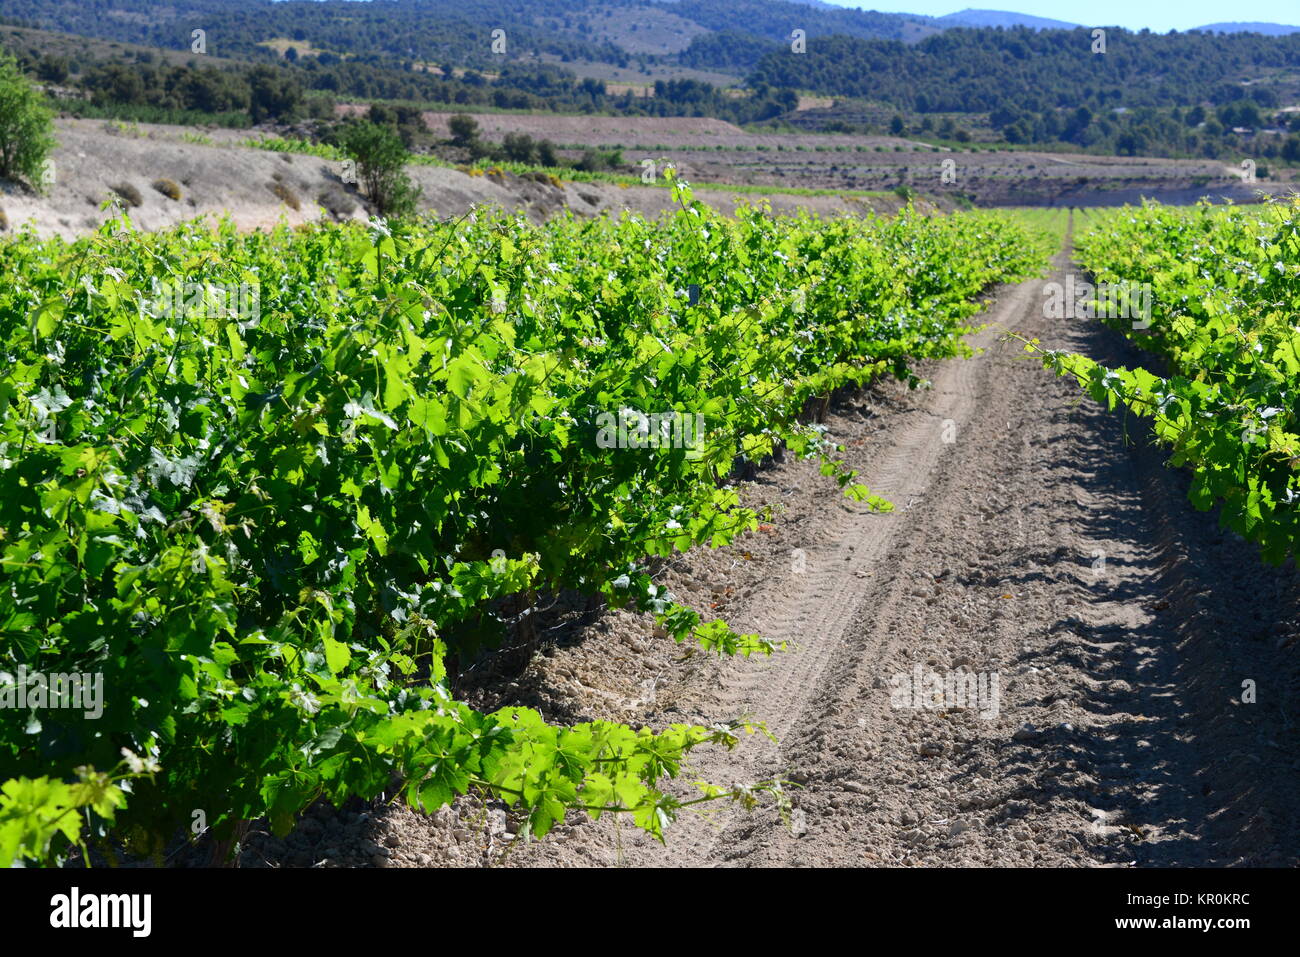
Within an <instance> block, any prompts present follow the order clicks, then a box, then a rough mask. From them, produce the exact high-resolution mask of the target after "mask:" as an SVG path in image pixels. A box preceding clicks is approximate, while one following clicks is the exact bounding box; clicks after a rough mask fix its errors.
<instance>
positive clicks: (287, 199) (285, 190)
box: [267, 182, 302, 212]
mask: <svg viewBox="0 0 1300 957" xmlns="http://www.w3.org/2000/svg"><path fill="white" fill-rule="evenodd" d="M267 186H268V187H269V188H270V190H271V192H273V193H275V195H276V196H277V197H278V198H279V200H280V202H282V203H284V205H286V206H288V207H289V208H290V209H292V210H293V211H294V212H297V211H298V210H300V209H302V200H300V199H299V198H298V194H297V193H295V192H294V191H293V189H292V188H290V187H288V186H286V185H285V184H284V183H281V182H272V183H268V184H267Z"/></svg>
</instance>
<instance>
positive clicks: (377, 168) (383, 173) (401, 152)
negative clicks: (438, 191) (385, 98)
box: [343, 122, 421, 217]
mask: <svg viewBox="0 0 1300 957" xmlns="http://www.w3.org/2000/svg"><path fill="white" fill-rule="evenodd" d="M343 148H344V150H346V151H347V153H348V155H350V156H351V157H352V158H353V159H354V160H356V164H357V176H358V177H359V179H360V181H361V183H362V184H363V185H364V186H365V192H366V196H368V197H369V199H370V202H371V203H373V204H374V206H375V210H376V212H378V213H379V215H380V216H392V217H402V216H409V215H411V214H412V213H414V212H415V208H416V205H417V204H418V203H419V200H420V193H421V190H420V189H419V188H418V187H416V186H415V184H414V183H412V182H411V178H410V177H409V176H408V175H407V174H406V172H405V167H406V163H407V161H408V160H409V159H410V155H409V154H408V153H407V152H406V147H405V146H403V145H402V140H401V138H400V137H399V136H398V135H397V134H396V133H394V132H393V131H392V130H390V129H389V128H388V127H385V126H376V125H375V124H374V123H368V122H367V123H357V124H354V125H353V126H351V127H350V128H349V129H348V130H347V132H346V133H345V134H344V137H343Z"/></svg>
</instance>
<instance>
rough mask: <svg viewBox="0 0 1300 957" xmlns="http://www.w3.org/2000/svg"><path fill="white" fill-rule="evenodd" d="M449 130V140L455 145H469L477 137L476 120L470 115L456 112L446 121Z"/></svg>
mask: <svg viewBox="0 0 1300 957" xmlns="http://www.w3.org/2000/svg"><path fill="white" fill-rule="evenodd" d="M447 129H448V130H450V131H451V141H452V142H453V143H455V144H456V145H457V146H469V144H471V143H473V142H474V141H475V140H477V139H478V121H477V120H475V119H474V117H472V116H468V115H466V114H464V113H457V114H456V115H455V116H453V117H452V118H451V119H449V120H448V121H447Z"/></svg>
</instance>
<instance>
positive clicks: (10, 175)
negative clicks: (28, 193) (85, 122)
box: [0, 56, 55, 186]
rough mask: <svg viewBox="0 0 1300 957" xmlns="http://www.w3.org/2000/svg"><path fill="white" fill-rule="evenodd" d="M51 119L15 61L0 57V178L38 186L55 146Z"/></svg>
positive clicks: (37, 94)
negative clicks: (47, 159)
mask: <svg viewBox="0 0 1300 957" xmlns="http://www.w3.org/2000/svg"><path fill="white" fill-rule="evenodd" d="M51 120H52V117H51V114H50V111H49V110H48V109H46V107H45V104H44V102H43V101H42V100H41V96H40V94H39V93H37V92H36V90H35V88H34V87H33V86H32V85H31V84H30V83H29V82H27V79H26V77H24V76H23V75H22V73H20V72H19V70H18V61H16V60H15V59H14V58H13V57H11V56H0V177H4V178H5V179H17V178H19V177H21V178H23V179H26V180H27V182H28V184H30V185H32V186H35V185H37V184H39V183H40V180H41V174H42V172H43V171H44V168H45V160H46V158H47V157H48V156H49V155H50V151H51V150H52V149H54V146H55V143H54V133H53V128H54V124H53V123H52V121H51Z"/></svg>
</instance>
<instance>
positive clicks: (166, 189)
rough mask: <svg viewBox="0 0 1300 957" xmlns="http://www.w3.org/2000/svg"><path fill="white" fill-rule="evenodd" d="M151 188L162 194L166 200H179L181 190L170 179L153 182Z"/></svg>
mask: <svg viewBox="0 0 1300 957" xmlns="http://www.w3.org/2000/svg"><path fill="white" fill-rule="evenodd" d="M153 188H154V189H156V190H157V191H158V192H160V193H162V194H163V195H164V196H166V197H167V198H168V199H173V200H179V199H180V198H181V188H180V187H179V186H177V185H176V183H175V182H174V181H172V180H170V179H156V180H154V181H153Z"/></svg>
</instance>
